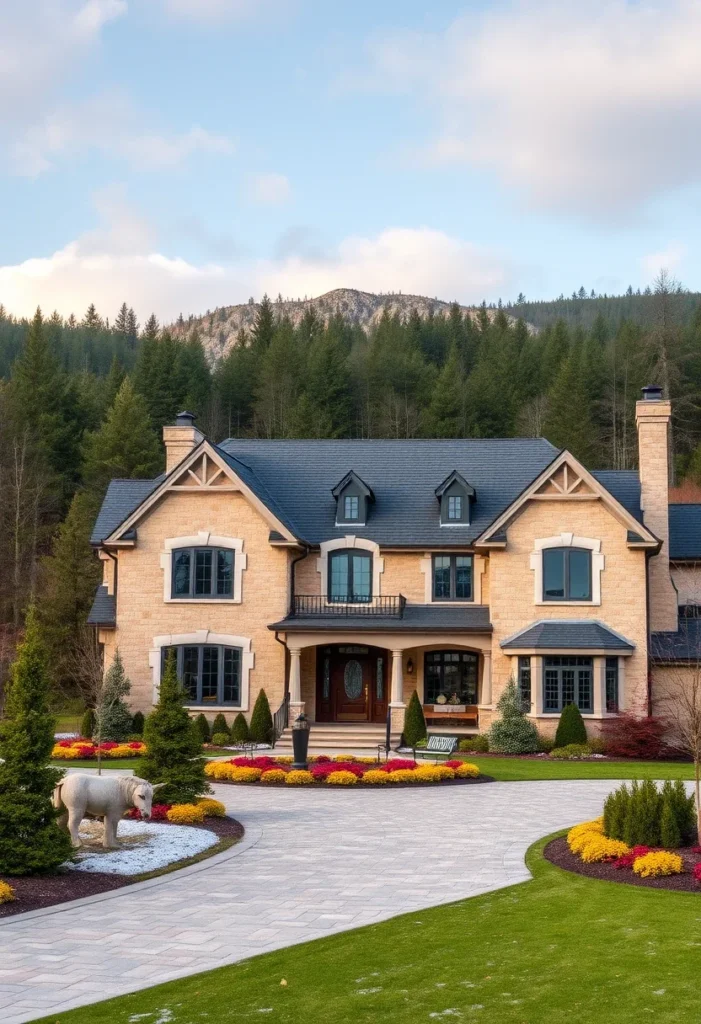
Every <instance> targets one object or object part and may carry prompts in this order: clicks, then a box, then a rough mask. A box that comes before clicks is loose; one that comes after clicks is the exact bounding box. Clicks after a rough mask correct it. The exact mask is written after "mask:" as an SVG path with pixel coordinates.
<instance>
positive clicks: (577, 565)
mask: <svg viewBox="0 0 701 1024" xmlns="http://www.w3.org/2000/svg"><path fill="white" fill-rule="evenodd" d="M543 600H544V601H591V551H589V550H587V549H586V548H574V547H568V548H545V549H544V551H543Z"/></svg>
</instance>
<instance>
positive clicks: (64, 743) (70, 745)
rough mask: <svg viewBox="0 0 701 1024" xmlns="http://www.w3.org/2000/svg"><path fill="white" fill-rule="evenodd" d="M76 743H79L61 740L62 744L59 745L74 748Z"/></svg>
mask: <svg viewBox="0 0 701 1024" xmlns="http://www.w3.org/2000/svg"><path fill="white" fill-rule="evenodd" d="M74 742H77V741H75V740H61V742H60V743H59V747H72V746H73V744H74Z"/></svg>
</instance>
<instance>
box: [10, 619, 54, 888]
mask: <svg viewBox="0 0 701 1024" xmlns="http://www.w3.org/2000/svg"><path fill="white" fill-rule="evenodd" d="M46 662H47V657H46V650H45V647H44V644H43V641H42V638H41V633H40V629H39V625H38V623H37V619H36V615H35V612H34V609H33V608H30V610H29V613H28V615H27V629H26V633H25V636H24V640H23V642H22V643H21V644H20V646H19V648H18V650H17V660H16V661H15V663H14V665H13V666H12V673H11V678H10V683H9V686H8V690H7V699H6V701H5V717H4V718H3V720H2V722H0V758H1V759H2V760H0V873H2V874H8V875H31V874H36V873H38V872H46V871H55V870H56V868H57V867H58V866H59V865H60V864H62V863H63V862H64V861H65V860H68V859H69V858H70V856H71V853H72V849H71V840H70V836H69V834H68V832H67V831H65V830H64V829H62V828H60V827H59V825H58V823H57V821H56V818H57V812H56V811H55V809H54V807H53V804H52V799H51V798H52V795H53V791H54V788H55V786H56V785H57V783H58V782H59V780H60V779H61V777H62V776H63V772H62V771H61V770H60V769H56V768H50V767H49V759H50V757H51V751H52V749H53V745H54V725H55V720H54V718H53V716H52V715H51V713H50V711H49V682H48V676H47V665H46Z"/></svg>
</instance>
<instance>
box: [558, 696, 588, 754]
mask: <svg viewBox="0 0 701 1024" xmlns="http://www.w3.org/2000/svg"><path fill="white" fill-rule="evenodd" d="M586 742H587V730H586V726H585V725H584V719H583V718H582V712H581V711H580V710H579V708H578V707H577V705H576V704H566V705H565V707H564V708H563V709H562V714H561V715H560V721H559V722H558V723H557V732H556V733H555V746H556V747H568V746H569V745H570V744H571V743H581V744H584V743H586Z"/></svg>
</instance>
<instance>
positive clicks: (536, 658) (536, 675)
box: [531, 655, 544, 718]
mask: <svg viewBox="0 0 701 1024" xmlns="http://www.w3.org/2000/svg"><path fill="white" fill-rule="evenodd" d="M543 683H544V679H543V659H542V657H541V656H540V655H531V708H532V707H533V705H534V704H535V714H536V718H538V717H539V716H540V715H542V714H543Z"/></svg>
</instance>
